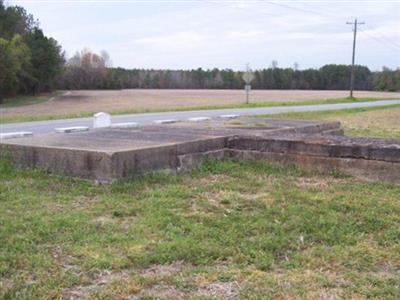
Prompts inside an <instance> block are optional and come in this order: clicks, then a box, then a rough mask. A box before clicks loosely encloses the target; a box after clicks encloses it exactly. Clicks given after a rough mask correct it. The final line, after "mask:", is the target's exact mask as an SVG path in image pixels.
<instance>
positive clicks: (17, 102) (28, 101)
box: [0, 96, 52, 108]
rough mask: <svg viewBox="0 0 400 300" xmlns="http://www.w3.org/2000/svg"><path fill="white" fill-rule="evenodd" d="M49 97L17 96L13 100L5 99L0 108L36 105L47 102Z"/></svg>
mask: <svg viewBox="0 0 400 300" xmlns="http://www.w3.org/2000/svg"><path fill="white" fill-rule="evenodd" d="M51 97H52V96H18V97H14V98H6V99H4V101H3V103H1V104H0V108H9V107H18V106H25V105H32V104H38V103H42V102H46V101H48V100H49V99H50V98H51Z"/></svg>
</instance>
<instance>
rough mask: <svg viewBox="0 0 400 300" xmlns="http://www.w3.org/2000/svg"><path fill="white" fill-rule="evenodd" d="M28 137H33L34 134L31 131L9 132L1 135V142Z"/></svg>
mask: <svg viewBox="0 0 400 300" xmlns="http://www.w3.org/2000/svg"><path fill="white" fill-rule="evenodd" d="M28 136H33V133H32V132H30V131H19V132H7V133H0V140H6V139H14V138H22V137H28Z"/></svg>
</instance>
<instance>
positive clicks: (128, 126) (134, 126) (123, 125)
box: [111, 122, 139, 128]
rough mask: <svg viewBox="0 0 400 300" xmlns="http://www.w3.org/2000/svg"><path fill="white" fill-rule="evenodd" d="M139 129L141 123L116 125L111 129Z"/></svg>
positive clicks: (112, 125)
mask: <svg viewBox="0 0 400 300" xmlns="http://www.w3.org/2000/svg"><path fill="white" fill-rule="evenodd" d="M136 127H139V123H136V122H126V123H114V124H111V128H136Z"/></svg>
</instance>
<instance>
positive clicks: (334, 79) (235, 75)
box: [0, 0, 400, 103]
mask: <svg viewBox="0 0 400 300" xmlns="http://www.w3.org/2000/svg"><path fill="white" fill-rule="evenodd" d="M253 75H254V76H253V77H254V79H253V81H252V83H251V85H252V88H253V89H322V90H323V89H334V90H345V89H348V88H349V78H350V66H348V65H335V64H330V65H325V66H323V67H321V68H319V69H305V70H298V67H297V64H295V67H294V68H280V67H278V63H277V62H276V61H273V62H272V64H271V66H270V67H269V68H264V69H261V70H255V71H254V73H253ZM242 76H243V72H241V71H234V70H231V69H211V70H205V69H202V68H198V69H193V70H153V69H151V70H145V69H129V70H128V69H124V68H113V67H112V62H111V59H110V56H109V54H108V53H107V52H106V51H102V52H101V53H99V54H97V53H94V52H92V51H90V50H88V49H84V50H83V51H80V52H77V53H76V54H75V55H73V56H72V57H71V58H70V59H68V60H66V59H65V55H64V52H63V50H62V48H61V46H60V45H59V44H58V42H57V41H56V40H55V39H53V38H50V37H47V36H45V35H44V33H43V31H42V29H40V26H39V22H38V21H37V20H35V19H34V17H33V16H32V15H31V14H29V13H27V12H26V10H25V9H24V8H22V7H20V6H6V5H5V4H4V1H3V0H0V103H1V101H2V99H3V98H4V97H10V96H14V95H19V94H22V95H26V94H37V93H41V92H48V91H52V90H54V89H71V90H73V89H128V88H131V89H134V88H144V89H148V88H153V89H242V88H243V86H244V84H245V83H244V80H243V79H242ZM355 88H356V89H359V90H385V91H398V90H400V69H396V70H390V69H388V68H383V70H382V71H379V72H371V71H370V70H369V69H368V68H367V67H365V66H356V70H355Z"/></svg>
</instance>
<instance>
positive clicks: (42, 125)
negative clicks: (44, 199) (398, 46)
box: [0, 100, 400, 134]
mask: <svg viewBox="0 0 400 300" xmlns="http://www.w3.org/2000/svg"><path fill="white" fill-rule="evenodd" d="M393 104H400V100H380V101H371V102H355V103H338V104H320V105H298V106H275V107H257V108H228V109H213V110H199V111H182V112H160V113H145V114H131V115H118V116H112V122H115V123H120V122H138V123H140V124H143V125H145V124H150V123H152V122H153V121H155V120H160V119H177V120H185V119H187V118H193V117H218V116H219V115H223V114H238V115H263V114H279V113H287V112H304V111H321V110H336V109H348V108H359V107H376V106H387V105H393ZM92 123H93V120H92V118H79V119H66V120H52V121H38V122H26V123H13V124H0V132H1V133H7V132H15V131H31V132H33V133H35V134H41V133H50V132H54V128H57V127H72V126H88V127H92Z"/></svg>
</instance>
